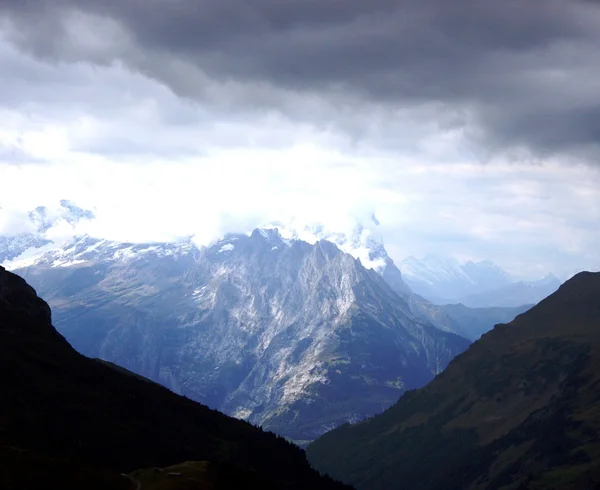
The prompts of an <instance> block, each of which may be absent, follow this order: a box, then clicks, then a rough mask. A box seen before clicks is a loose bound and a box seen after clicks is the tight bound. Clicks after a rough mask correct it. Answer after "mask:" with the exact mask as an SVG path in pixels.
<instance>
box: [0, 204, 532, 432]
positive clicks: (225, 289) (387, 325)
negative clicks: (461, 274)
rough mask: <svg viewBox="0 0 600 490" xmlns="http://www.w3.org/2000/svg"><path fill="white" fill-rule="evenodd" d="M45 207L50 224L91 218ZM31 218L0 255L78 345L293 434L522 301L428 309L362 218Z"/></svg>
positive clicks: (413, 380) (366, 401) (417, 374)
mask: <svg viewBox="0 0 600 490" xmlns="http://www.w3.org/2000/svg"><path fill="white" fill-rule="evenodd" d="M61 208H62V214H61V215H60V216H59V217H58V218H56V219H57V222H58V223H67V224H69V225H77V223H79V222H81V221H82V220H90V219H93V213H91V212H90V211H86V210H83V209H80V208H78V207H76V206H75V205H74V204H72V203H69V202H68V201H62V202H61ZM45 217H46V213H45V212H44V209H43V208H38V209H37V210H36V211H35V213H33V214H32V215H31V216H30V218H31V220H32V222H33V223H34V224H35V226H37V229H38V232H37V234H36V233H33V232H32V233H29V234H27V235H19V236H16V237H12V238H9V239H8V240H12V241H10V243H11V247H12V250H14V252H13V258H12V260H9V261H8V262H7V264H8V265H9V266H10V268H12V269H16V272H18V273H19V274H20V275H22V276H23V277H25V278H26V279H27V280H28V281H29V282H30V283H31V284H33V285H34V286H35V287H36V289H37V290H38V292H39V293H40V294H41V295H42V296H43V297H44V298H46V299H47V300H48V302H49V303H50V305H51V306H52V308H53V310H54V323H55V325H56V327H57V328H58V330H59V331H60V332H61V333H62V334H63V335H65V337H66V338H67V340H69V342H71V344H72V345H73V346H74V347H75V348H76V349H77V350H78V351H79V352H81V353H83V354H85V355H88V356H91V357H99V358H102V359H105V360H108V361H112V362H115V363H117V364H118V365H121V366H123V367H125V368H127V369H129V370H131V371H133V372H136V373H138V374H141V375H143V376H146V377H148V378H150V379H153V380H155V381H157V382H159V383H161V384H163V385H165V386H167V387H168V388H170V389H172V390H173V391H175V392H176V393H180V394H184V395H186V396H188V397H190V398H192V399H195V400H198V401H201V402H202V403H206V404H207V405H209V406H210V407H212V408H217V409H219V410H221V411H224V412H225V413H227V414H230V415H233V416H236V417H241V418H244V419H246V420H249V421H250V422H252V423H256V424H260V425H262V426H263V427H265V428H267V429H270V430H274V431H276V432H278V433H281V434H284V435H286V436H287V437H289V438H291V439H293V440H296V441H298V442H300V443H303V442H304V441H310V440H313V439H314V438H316V437H318V436H319V435H321V434H322V433H324V432H326V431H327V430H329V429H331V428H333V427H335V426H337V425H339V424H340V423H344V422H348V421H359V420H361V419H363V418H365V417H368V416H371V415H374V414H376V413H379V412H381V411H382V410H384V409H386V408H387V407H389V406H390V405H391V404H393V403H394V402H395V401H396V400H397V399H398V397H399V396H400V395H401V394H402V393H403V392H404V391H406V390H409V389H414V388H418V387H420V386H423V385H424V384H426V383H427V382H428V381H430V380H431V379H433V378H434V377H435V376H436V375H437V374H439V373H440V372H441V371H442V370H443V369H444V368H445V366H446V365H447V364H448V363H449V362H450V361H451V359H452V358H453V357H454V356H456V355H457V354H459V353H460V352H462V351H463V350H465V349H466V348H467V346H468V345H469V343H470V342H471V341H473V340H475V339H477V338H478V337H479V336H480V335H481V334H482V333H484V332H485V331H487V330H489V329H490V328H492V327H493V325H494V324H495V323H497V322H500V321H508V320H511V319H512V318H514V316H516V315H517V314H519V313H521V312H523V311H525V310H527V309H528V308H529V307H530V304H519V305H518V306H516V307H514V308H512V307H511V308H479V309H473V308H469V307H466V306H464V305H452V306H439V305H436V304H434V303H432V302H430V301H428V300H427V299H425V298H423V297H421V296H419V295H418V294H415V293H414V292H413V291H412V290H411V288H410V287H409V285H408V284H407V282H405V280H404V275H403V274H402V272H401V271H400V269H398V268H397V267H396V265H395V264H394V261H393V260H392V259H391V258H390V257H389V255H388V254H387V251H386V249H385V247H384V245H383V241H382V239H381V237H380V236H378V234H377V232H376V227H377V225H378V221H377V218H376V217H375V216H371V218H370V222H369V223H367V224H366V226H365V225H361V224H357V225H356V226H355V227H354V229H353V230H352V232H351V233H350V234H343V233H336V232H331V231H329V230H327V229H326V228H325V227H323V226H322V225H310V226H307V225H302V226H300V225H298V224H297V223H290V224H288V225H284V224H281V223H271V224H269V225H265V226H263V227H262V228H259V229H255V230H254V231H253V232H252V233H250V234H229V235H227V236H225V237H223V238H222V239H221V240H219V241H217V242H215V243H213V244H211V245H210V246H205V247H203V246H198V245H196V244H195V243H193V242H192V241H191V240H189V239H188V240H183V241H180V242H171V243H138V244H136V243H122V242H115V241H110V240H102V239H99V238H92V237H90V236H86V235H84V236H78V237H75V238H73V239H70V240H66V241H65V242H64V243H63V244H62V245H61V246H56V244H53V243H52V242H50V241H49V240H47V239H45V238H44V237H45V236H46V235H47V233H48V230H51V229H52V227H53V223H52V222H48V220H47V219H45ZM374 228H375V231H374ZM34 237H38V238H39V239H40V240H46V241H44V242H43V243H42V242H40V243H41V246H37V242H31V241H28V240H31V239H33V238H34ZM32 243H33V245H32ZM19 246H21V249H20V250H21V254H20V255H17V256H14V253H15V252H18V251H19V248H18V247H19ZM7 249H8V247H7ZM486 267H487V268H488V269H491V270H493V271H495V272H496V271H498V268H494V267H489V266H487V265H486ZM472 269H474V272H472V274H473V275H474V274H476V273H477V272H479V275H480V276H482V277H484V276H485V275H486V274H485V272H486V271H485V270H484V271H483V272H481V271H478V269H477V268H476V267H472Z"/></svg>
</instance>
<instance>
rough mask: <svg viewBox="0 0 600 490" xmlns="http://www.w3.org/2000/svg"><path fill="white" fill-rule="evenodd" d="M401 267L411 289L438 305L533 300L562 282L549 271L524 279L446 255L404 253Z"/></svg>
mask: <svg viewBox="0 0 600 490" xmlns="http://www.w3.org/2000/svg"><path fill="white" fill-rule="evenodd" d="M400 269H401V271H402V277H403V279H404V282H405V283H406V284H407V285H408V286H409V287H410V288H411V290H412V291H413V292H415V293H416V294H419V295H421V296H423V297H424V298H426V299H427V300H429V301H431V302H432V303H434V304H440V305H443V304H457V303H462V304H464V305H466V306H470V307H474V308H488V307H500V306H502V307H514V306H522V305H528V304H535V303H538V302H539V301H541V300H542V299H544V298H545V297H546V296H548V295H550V294H552V293H553V292H554V291H556V290H557V289H558V287H559V286H560V284H561V281H560V280H559V279H557V278H556V277H555V276H553V275H551V274H550V275H548V276H546V277H544V278H542V279H540V280H536V281H523V280H520V279H518V278H516V277H513V276H512V275H510V274H509V273H507V272H506V271H504V270H503V269H502V268H500V267H498V266H497V265H495V264H494V263H492V262H490V261H487V260H486V261H481V262H467V263H466V264H460V263H459V262H458V261H456V260H454V259H448V258H440V257H427V258H425V259H423V260H418V259H416V258H414V257H407V258H406V259H404V260H403V261H402V262H401V263H400Z"/></svg>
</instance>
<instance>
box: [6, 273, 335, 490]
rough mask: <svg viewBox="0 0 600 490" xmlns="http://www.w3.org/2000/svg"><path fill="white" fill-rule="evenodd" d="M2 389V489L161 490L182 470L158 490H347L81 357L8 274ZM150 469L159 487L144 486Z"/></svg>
mask: <svg viewBox="0 0 600 490" xmlns="http://www.w3.org/2000/svg"><path fill="white" fill-rule="evenodd" d="M0 380H1V383H0V387H1V388H0V389H1V390H2V403H1V404H0V488H3V489H7V490H12V489H27V490H42V489H47V488H62V489H65V490H71V489H73V490H75V489H81V488H86V489H91V490H96V489H97V490H101V489H102V490H106V489H113V490H119V489H122V490H127V489H131V488H136V487H137V488H138V489H139V488H159V486H157V485H156V480H157V478H160V477H161V475H164V477H163V478H165V479H169V476H168V473H167V472H168V471H170V470H169V469H166V470H162V467H171V465H173V464H176V463H183V462H187V463H185V464H180V465H179V466H176V467H175V468H177V470H178V471H179V472H180V473H177V474H176V476H178V477H179V478H176V479H175V481H174V482H173V481H171V482H169V481H165V482H163V484H162V485H163V486H162V487H160V488H171V489H182V490H183V489H190V488H215V489H233V488H240V487H244V486H247V487H251V488H262V489H290V490H292V489H294V490H297V489H307V490H308V489H313V488H315V489H321V490H329V489H331V490H333V489H336V488H337V489H342V488H345V487H344V486H343V485H341V484H337V483H335V482H334V481H332V480H331V479H329V478H326V477H322V476H320V475H319V474H318V473H317V472H315V471H313V470H312V469H311V468H310V467H309V465H308V463H307V461H306V457H305V455H304V452H303V451H302V450H300V449H299V448H298V447H296V446H294V445H292V444H290V443H288V442H287V441H285V440H284V439H283V438H281V437H277V436H276V435H274V434H272V433H268V432H264V431H262V430H261V429H258V428H256V427H253V426H252V425H250V424H249V423H247V422H243V421H240V420H237V419H233V418H230V417H227V416H225V415H223V414H221V413H219V412H216V411H214V410H210V409H209V408H208V407H206V406H203V405H200V404H198V403H195V402H193V401H191V400H189V399H186V398H184V397H182V396H179V395H176V394H174V393H172V392H170V391H169V390H167V389H165V388H163V387H162V386H160V385H158V384H156V383H153V382H151V381H150V380H148V379H144V378H142V377H140V376H138V375H135V374H133V373H131V372H129V371H127V370H125V369H123V368H121V367H117V366H115V365H112V364H110V363H106V362H104V361H99V360H95V359H90V358H86V357H84V356H82V355H81V354H79V353H77V352H76V351H75V350H74V349H73V348H72V347H71V346H70V345H69V344H68V343H67V341H66V340H65V339H64V338H63V337H62V336H61V335H60V334H59V333H58V332H57V331H56V330H55V329H54V328H53V326H52V324H51V319H50V308H49V307H48V305H47V304H46V303H45V302H44V301H43V300H41V299H40V298H39V297H38V296H37V295H36V293H35V291H34V290H33V289H32V288H31V287H30V286H29V285H28V284H27V283H26V282H25V281H24V280H23V279H22V278H20V277H18V276H16V275H14V274H12V273H10V272H7V271H6V270H5V269H4V268H2V267H0ZM143 468H149V470H148V471H149V473H150V474H151V475H155V476H154V477H153V480H154V485H153V486H150V485H142V484H141V483H140V481H141V480H144V481H146V479H147V477H146V479H144V477H145V476H146V474H147V473H148V471H135V472H134V470H138V469H143ZM131 472H133V473H131ZM156 475H158V476H156ZM192 475H193V477H192ZM170 480H173V478H170ZM346 488H347V487H346Z"/></svg>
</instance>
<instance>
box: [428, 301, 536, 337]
mask: <svg viewBox="0 0 600 490" xmlns="http://www.w3.org/2000/svg"><path fill="white" fill-rule="evenodd" d="M532 306H533V305H523V306H515V307H490V308H469V307H468V306H465V305H463V304H457V305H443V306H440V307H439V308H440V310H441V311H442V312H443V313H444V314H446V315H447V316H448V317H450V318H451V319H452V320H454V321H455V322H456V323H457V324H458V329H457V331H458V332H459V333H460V334H461V335H462V336H463V337H465V338H467V339H470V340H477V339H478V338H479V337H481V336H482V335H483V334H484V333H486V332H488V331H490V330H491V329H492V328H493V326H494V325H497V324H498V323H508V322H510V321H512V320H513V319H514V318H515V317H516V316H517V315H520V314H521V313H524V312H526V311H527V310H529V309H531V307H532Z"/></svg>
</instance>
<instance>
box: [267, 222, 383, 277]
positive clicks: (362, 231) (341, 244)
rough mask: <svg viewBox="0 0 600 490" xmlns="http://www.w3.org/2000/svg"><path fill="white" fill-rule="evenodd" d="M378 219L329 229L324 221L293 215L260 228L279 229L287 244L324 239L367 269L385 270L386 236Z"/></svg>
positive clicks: (315, 241) (313, 242)
mask: <svg viewBox="0 0 600 490" xmlns="http://www.w3.org/2000/svg"><path fill="white" fill-rule="evenodd" d="M378 226H379V221H378V220H377V218H376V217H375V215H372V216H371V219H370V220H369V221H368V222H366V223H361V222H356V223H355V224H354V225H353V226H352V227H351V228H350V229H347V230H333V229H328V228H326V227H325V226H324V225H322V224H321V223H315V222H311V223H306V222H303V221H300V220H298V219H292V220H290V221H289V222H287V223H282V222H280V221H276V222H272V223H269V224H266V225H263V226H261V227H260V229H261V230H276V231H277V232H278V234H279V236H280V237H281V239H283V241H284V242H285V243H286V244H288V245H289V244H290V243H291V242H292V241H294V240H298V241H303V242H307V243H309V244H311V245H314V244H315V243H317V242H318V241H321V240H325V241H328V242H331V243H334V244H335V245H336V246H337V247H338V248H339V249H340V250H342V251H343V252H345V253H348V254H350V255H352V256H353V257H354V258H356V259H358V260H360V262H361V264H362V265H363V266H364V267H366V268H367V269H373V270H376V271H377V272H380V273H381V272H382V271H383V269H385V267H386V260H385V258H386V257H387V252H386V251H385V249H384V246H383V239H382V237H381V235H380V233H379V232H378V230H377V227H378Z"/></svg>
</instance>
